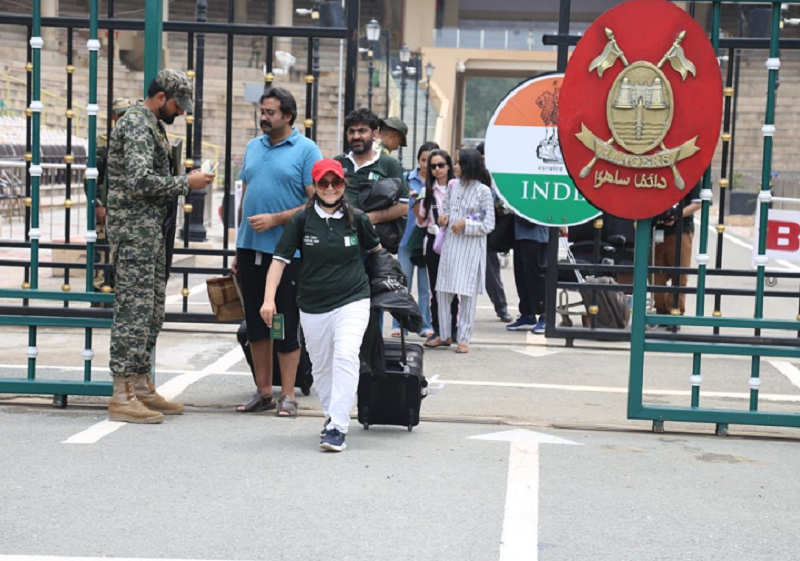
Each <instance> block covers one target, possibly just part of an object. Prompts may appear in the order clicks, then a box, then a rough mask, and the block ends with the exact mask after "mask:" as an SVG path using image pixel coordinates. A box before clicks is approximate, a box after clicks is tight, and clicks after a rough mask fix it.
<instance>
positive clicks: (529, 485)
mask: <svg viewBox="0 0 800 561" xmlns="http://www.w3.org/2000/svg"><path fill="white" fill-rule="evenodd" d="M469 438H470V439H471V440H494V441H499V442H510V443H511V451H510V452H509V455H508V483H507V485H506V506H505V514H504V516H503V533H502V536H501V537H500V561H522V560H526V561H536V560H537V559H538V558H539V445H540V444H573V445H577V446H582V444H580V443H578V442H572V441H571V440H565V439H563V438H559V437H557V436H552V435H549V434H544V433H541V432H533V431H529V430H525V429H516V430H509V431H503V432H495V433H490V434H482V435H480V436H470V437H469Z"/></svg>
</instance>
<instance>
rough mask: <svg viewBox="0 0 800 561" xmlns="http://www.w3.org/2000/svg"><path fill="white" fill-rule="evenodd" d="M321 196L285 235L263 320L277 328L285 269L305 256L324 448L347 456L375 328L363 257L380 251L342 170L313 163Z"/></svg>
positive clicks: (331, 163) (307, 320) (307, 327)
mask: <svg viewBox="0 0 800 561" xmlns="http://www.w3.org/2000/svg"><path fill="white" fill-rule="evenodd" d="M311 177H312V178H313V179H314V187H315V189H314V198H313V199H312V201H311V202H310V203H309V205H308V206H306V208H305V209H304V210H302V211H301V212H298V213H297V214H295V215H294V216H293V217H292V219H291V220H290V221H289V223H288V224H287V226H286V228H285V229H284V231H283V235H282V236H281V239H280V241H279V242H278V246H277V247H276V248H275V254H274V256H273V260H272V264H271V265H270V267H269V273H267V286H266V290H265V291H264V305H263V306H262V307H261V316H262V317H263V318H264V322H265V323H266V324H267V325H268V326H269V327H272V320H273V316H274V315H275V313H277V312H280V310H276V309H275V292H276V291H277V289H278V284H279V283H280V280H281V276H282V275H283V270H284V268H285V267H286V264H287V263H289V262H291V260H292V256H294V254H295V251H297V250H300V257H301V264H300V274H299V276H298V282H297V306H298V308H300V324H301V325H302V327H303V333H304V334H305V340H306V348H307V349H308V354H309V357H310V358H311V364H313V366H314V368H313V374H314V387H316V388H317V393H319V399H320V402H321V403H322V411H323V413H325V417H326V419H325V424H324V425H323V427H322V433H321V434H320V437H321V440H320V443H319V445H320V448H322V449H324V450H330V451H332V452H341V451H342V450H344V449H345V448H346V445H345V442H344V441H345V435H346V434H347V430H348V427H349V426H350V411H352V409H353V406H354V405H355V401H356V390H357V389H358V374H359V366H360V363H359V359H358V353H359V350H360V348H361V341H362V339H363V338H364V332H365V331H366V329H367V323H368V322H369V308H370V289H369V279H368V278H367V273H366V270H365V269H364V264H363V262H362V259H361V255H362V254H363V253H367V252H374V251H378V250H379V249H380V248H381V245H380V240H379V239H378V234H377V233H376V232H375V229H374V228H373V227H372V223H371V222H370V221H369V218H368V217H367V215H366V214H364V213H363V212H361V211H359V210H356V209H354V208H353V207H352V206H350V203H348V202H347V197H345V196H344V190H345V181H344V169H342V164H340V163H339V162H337V161H335V160H332V159H330V158H326V159H324V160H320V161H319V162H317V163H316V164H314V168H313V169H312V170H311Z"/></svg>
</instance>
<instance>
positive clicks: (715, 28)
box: [673, 0, 722, 408]
mask: <svg viewBox="0 0 800 561" xmlns="http://www.w3.org/2000/svg"><path fill="white" fill-rule="evenodd" d="M720 2H721V0H714V3H713V5H712V13H711V45H712V47H713V49H714V53H715V54H716V53H717V51H718V49H719V28H720V18H721V11H722V7H721V5H720ZM720 93H722V92H720ZM711 196H712V191H711V166H709V167H708V169H707V170H706V172H705V174H703V187H702V189H701V190H700V201H701V208H700V244H699V245H700V247H699V249H698V254H697V297H696V300H695V315H696V316H697V317H702V316H704V315H705V307H706V267H707V266H708V263H709V261H710V260H711V259H710V257H709V256H708V214H709V209H710V207H711ZM681 207H683V205H681ZM674 307H675V303H674V302H673V308H674ZM702 360H703V356H702V355H701V354H700V353H693V355H692V375H691V376H690V377H689V381H690V383H691V384H692V397H691V406H692V407H695V408H696V407H699V406H700V385H701V383H702V381H703V377H702Z"/></svg>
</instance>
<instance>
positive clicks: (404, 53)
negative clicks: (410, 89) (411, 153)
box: [399, 45, 411, 162]
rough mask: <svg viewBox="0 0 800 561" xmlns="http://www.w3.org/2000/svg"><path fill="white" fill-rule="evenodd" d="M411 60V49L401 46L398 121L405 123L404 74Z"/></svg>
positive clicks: (401, 153) (400, 153) (401, 158)
mask: <svg viewBox="0 0 800 561" xmlns="http://www.w3.org/2000/svg"><path fill="white" fill-rule="evenodd" d="M410 60H411V49H409V48H408V45H403V48H402V49H400V120H401V121H403V122H405V119H404V117H405V109H406V72H407V71H408V63H409V61H410ZM399 156H400V157H399V160H400V162H402V161H403V147H402V146H401V147H400V152H399Z"/></svg>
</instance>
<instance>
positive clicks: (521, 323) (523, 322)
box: [506, 316, 536, 331]
mask: <svg viewBox="0 0 800 561" xmlns="http://www.w3.org/2000/svg"><path fill="white" fill-rule="evenodd" d="M534 325H536V316H522V317H521V318H519V319H518V320H517V321H515V322H514V323H509V324H508V325H506V329H508V330H509V331H528V330H530V329H531V328H532V327H533V326H534Z"/></svg>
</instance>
